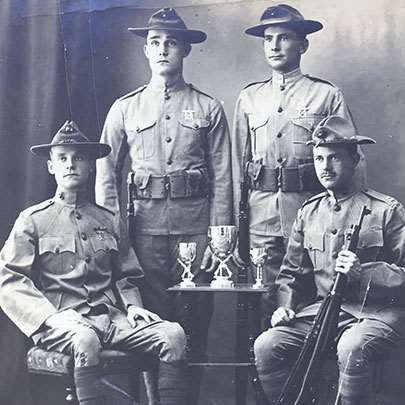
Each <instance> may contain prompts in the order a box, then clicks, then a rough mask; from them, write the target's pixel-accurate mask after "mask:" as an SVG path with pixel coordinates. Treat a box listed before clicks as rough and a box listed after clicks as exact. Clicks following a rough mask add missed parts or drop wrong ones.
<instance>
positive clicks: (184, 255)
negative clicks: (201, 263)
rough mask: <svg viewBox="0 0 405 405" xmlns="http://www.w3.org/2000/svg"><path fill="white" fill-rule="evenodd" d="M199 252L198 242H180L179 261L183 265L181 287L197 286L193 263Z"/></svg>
mask: <svg viewBox="0 0 405 405" xmlns="http://www.w3.org/2000/svg"><path fill="white" fill-rule="evenodd" d="M196 253H197V243H195V242H189V243H187V242H180V243H179V257H178V258H177V261H178V262H179V263H180V264H181V266H182V267H183V269H184V270H183V273H182V274H181V282H180V287H195V283H194V281H193V273H192V272H191V264H192V263H193V261H194V260H195V256H196Z"/></svg>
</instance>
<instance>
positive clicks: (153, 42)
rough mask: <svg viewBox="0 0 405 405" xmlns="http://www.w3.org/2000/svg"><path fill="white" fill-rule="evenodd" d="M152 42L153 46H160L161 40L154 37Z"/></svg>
mask: <svg viewBox="0 0 405 405" xmlns="http://www.w3.org/2000/svg"><path fill="white" fill-rule="evenodd" d="M150 44H151V45H153V46H159V41H157V40H156V39H152V41H150Z"/></svg>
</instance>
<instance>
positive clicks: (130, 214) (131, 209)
mask: <svg viewBox="0 0 405 405" xmlns="http://www.w3.org/2000/svg"><path fill="white" fill-rule="evenodd" d="M135 194H136V185H135V173H134V172H132V171H130V172H129V173H128V178H127V197H128V198H127V200H128V201H127V225H128V234H129V237H130V240H131V243H132V241H133V230H134V226H133V222H134V218H135V205H134V200H135Z"/></svg>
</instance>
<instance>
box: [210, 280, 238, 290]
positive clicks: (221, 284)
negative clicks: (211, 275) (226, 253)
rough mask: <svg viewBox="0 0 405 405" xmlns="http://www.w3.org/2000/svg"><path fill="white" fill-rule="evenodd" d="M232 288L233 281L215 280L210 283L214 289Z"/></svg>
mask: <svg viewBox="0 0 405 405" xmlns="http://www.w3.org/2000/svg"><path fill="white" fill-rule="evenodd" d="M233 286H234V284H233V281H232V280H229V279H227V278H215V279H214V280H212V281H211V287H215V288H232V287H233Z"/></svg>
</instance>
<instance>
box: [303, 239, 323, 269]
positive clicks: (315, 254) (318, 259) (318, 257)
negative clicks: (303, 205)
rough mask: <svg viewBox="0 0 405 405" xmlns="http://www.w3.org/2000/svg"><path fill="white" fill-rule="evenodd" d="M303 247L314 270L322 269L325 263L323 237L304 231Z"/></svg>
mask: <svg viewBox="0 0 405 405" xmlns="http://www.w3.org/2000/svg"><path fill="white" fill-rule="evenodd" d="M304 247H305V249H306V250H307V251H308V255H309V257H310V259H311V261H312V264H313V266H314V269H315V270H320V269H324V267H325V266H326V261H327V259H326V254H325V235H324V234H322V233H320V232H316V233H315V232H310V231H306V233H305V239H304Z"/></svg>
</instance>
